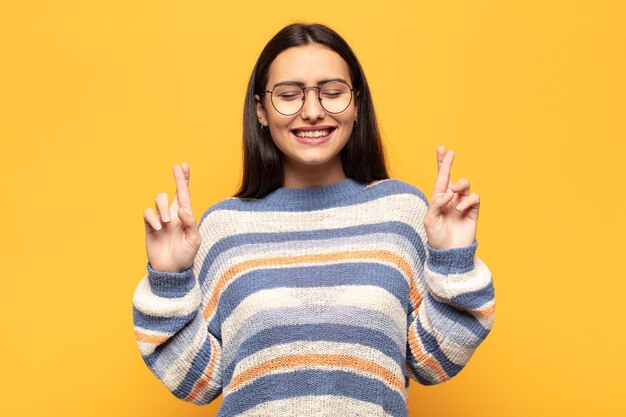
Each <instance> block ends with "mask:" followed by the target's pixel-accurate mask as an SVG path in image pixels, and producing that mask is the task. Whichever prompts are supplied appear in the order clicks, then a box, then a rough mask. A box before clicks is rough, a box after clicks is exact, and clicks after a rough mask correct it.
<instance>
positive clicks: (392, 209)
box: [200, 194, 428, 246]
mask: <svg viewBox="0 0 626 417" xmlns="http://www.w3.org/2000/svg"><path fill="white" fill-rule="evenodd" d="M427 209H428V208H427V206H426V203H424V201H423V200H422V199H421V198H419V197H418V196H416V195H412V194H394V195H388V196H385V197H381V198H378V199H376V200H371V201H367V202H364V203H359V204H352V205H349V206H344V207H332V208H327V209H323V210H313V211H300V212H287V211H238V210H222V209H220V210H215V211H212V212H211V213H209V214H208V215H207V216H206V217H205V218H204V220H203V221H202V224H201V225H200V233H201V234H202V236H203V239H206V240H207V245H208V246H213V244H215V243H216V242H218V241H219V240H221V239H223V238H225V237H228V236H232V235H236V234H242V233H281V232H295V231H306V230H317V229H339V228H344V227H350V226H363V225H365V224H373V223H381V222H386V221H398V220H400V221H404V222H406V223H407V224H409V225H412V226H413V228H414V229H416V231H418V232H419V233H420V237H421V238H422V241H425V235H424V234H423V232H422V231H423V226H422V221H423V220H422V219H423V217H424V214H425V213H426V210H427Z"/></svg>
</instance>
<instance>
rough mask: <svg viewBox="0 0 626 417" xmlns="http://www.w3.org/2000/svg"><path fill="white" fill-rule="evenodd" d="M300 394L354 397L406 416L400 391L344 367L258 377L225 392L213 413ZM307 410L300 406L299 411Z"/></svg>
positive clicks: (221, 415)
mask: <svg viewBox="0 0 626 417" xmlns="http://www.w3.org/2000/svg"><path fill="white" fill-rule="evenodd" d="M303 395H335V396H340V395H341V396H345V397H349V398H354V399H357V400H360V401H365V402H369V403H373V404H377V405H380V406H382V408H383V409H384V410H385V412H386V413H388V414H391V415H392V416H398V417H406V416H407V412H408V411H407V407H406V402H405V400H404V398H403V397H402V395H401V394H400V393H398V392H396V391H394V390H392V389H390V388H388V387H387V386H386V385H385V384H384V383H382V382H381V381H378V380H376V379H373V378H367V377H365V376H361V375H357V374H354V373H351V372H346V371H322V370H297V371H294V372H281V373H277V374H271V375H266V376H263V377H260V378H259V379H257V380H256V381H254V382H252V383H250V384H249V385H247V386H245V387H243V388H241V389H239V390H237V391H236V393H233V395H226V396H225V397H224V398H223V400H222V405H221V407H220V410H219V412H218V414H217V416H218V417H230V416H235V415H237V414H239V413H243V412H244V411H246V410H249V409H251V408H253V407H255V406H256V405H258V404H261V403H265V402H268V401H272V400H283V399H287V398H293V397H299V396H303ZM309 411H311V410H302V414H303V415H304V414H308V412H309Z"/></svg>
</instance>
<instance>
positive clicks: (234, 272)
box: [204, 250, 422, 320]
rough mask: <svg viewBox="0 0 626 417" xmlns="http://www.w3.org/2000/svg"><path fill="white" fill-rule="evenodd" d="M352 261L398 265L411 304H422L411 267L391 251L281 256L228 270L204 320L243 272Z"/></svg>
mask: <svg viewBox="0 0 626 417" xmlns="http://www.w3.org/2000/svg"><path fill="white" fill-rule="evenodd" d="M351 259H359V260H362V259H378V260H381V261H385V262H387V263H391V264H394V265H396V267H397V268H398V269H399V270H400V271H402V273H403V274H404V275H405V276H406V277H407V278H408V279H409V282H410V283H411V285H410V290H409V297H410V298H411V302H412V303H413V305H414V306H417V305H419V304H420V303H421V301H422V298H421V295H420V294H419V291H417V288H416V287H415V285H413V284H412V283H413V281H414V280H413V272H412V271H411V267H410V266H409V264H408V263H407V262H406V260H404V258H402V257H401V256H400V255H398V254H396V253H393V252H389V251H381V250H376V251H350V252H333V253H327V254H315V255H300V256H280V257H275V258H264V259H251V260H249V261H244V262H241V263H239V264H236V265H233V266H231V267H230V268H228V269H227V270H226V271H225V272H224V274H223V275H222V276H221V277H220V278H219V280H218V282H217V284H216V286H215V290H214V291H213V294H212V296H211V299H210V300H209V302H208V303H207V305H206V307H205V308H204V320H208V318H209V317H210V316H211V315H212V314H213V312H214V311H215V309H216V308H217V303H218V300H219V294H221V292H222V290H223V289H224V288H225V287H226V286H227V284H228V283H229V282H230V281H231V280H232V279H233V278H234V277H235V276H238V275H240V274H242V273H243V272H245V271H247V270H249V269H252V268H259V267H267V266H284V265H293V264H298V263H320V264H321V263H329V262H336V261H346V260H351Z"/></svg>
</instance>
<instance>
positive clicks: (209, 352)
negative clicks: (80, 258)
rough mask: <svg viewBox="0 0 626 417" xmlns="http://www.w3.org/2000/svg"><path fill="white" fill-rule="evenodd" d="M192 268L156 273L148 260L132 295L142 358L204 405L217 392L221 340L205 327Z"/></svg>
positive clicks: (180, 392) (197, 264) (176, 390)
mask: <svg viewBox="0 0 626 417" xmlns="http://www.w3.org/2000/svg"><path fill="white" fill-rule="evenodd" d="M202 253H206V252H205V251H203V250H200V252H198V256H197V257H196V260H195V261H194V267H193V268H189V269H187V270H185V271H183V272H179V273H172V272H158V271H155V270H153V269H152V267H151V265H150V263H148V265H147V269H148V274H147V275H146V276H144V278H143V279H142V280H141V282H140V283H139V285H138V286H137V289H136V290H135V294H134V297H133V321H134V327H135V336H136V339H137V344H138V346H139V350H140V352H141V355H142V357H143V360H144V362H145V363H146V365H147V366H148V367H149V368H150V370H151V371H152V373H154V375H156V377H157V378H159V380H161V382H163V383H164V384H165V386H166V387H167V388H168V389H169V390H170V391H171V392H172V393H173V394H174V395H175V396H176V397H178V398H180V399H182V400H184V401H189V402H192V403H194V404H198V405H202V404H208V403H209V402H211V401H212V400H213V399H215V398H216V397H217V396H218V395H219V394H220V392H221V389H222V387H221V374H220V357H221V350H222V349H221V341H220V340H219V339H218V338H217V337H216V336H215V335H213V334H211V332H210V331H209V329H208V325H207V322H206V320H205V319H204V317H203V312H202V309H201V308H200V305H201V300H202V299H203V297H205V296H206V295H205V294H203V292H202V291H201V289H200V287H199V284H198V280H197V279H196V277H195V275H196V274H195V273H194V270H195V271H200V270H201V267H202V263H203V260H204V257H203V256H201V255H200V254H202Z"/></svg>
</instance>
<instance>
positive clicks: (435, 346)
mask: <svg viewBox="0 0 626 417" xmlns="http://www.w3.org/2000/svg"><path fill="white" fill-rule="evenodd" d="M410 331H415V332H416V333H417V337H418V338H419V339H420V341H421V343H422V345H423V346H424V349H425V350H426V352H428V353H430V354H431V355H433V356H434V357H435V359H437V362H439V364H440V365H441V367H442V368H443V370H444V371H445V373H446V374H447V375H448V376H449V377H452V376H454V375H456V374H457V373H459V372H460V371H461V369H463V365H458V364H456V363H454V362H452V361H451V360H450V359H448V357H447V356H446V355H445V354H444V353H443V352H442V351H441V349H440V347H439V343H437V339H435V337H434V336H433V335H431V334H430V333H428V331H426V329H425V328H424V327H422V324H421V323H420V321H419V320H415V327H411V329H410ZM413 360H415V358H413Z"/></svg>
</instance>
